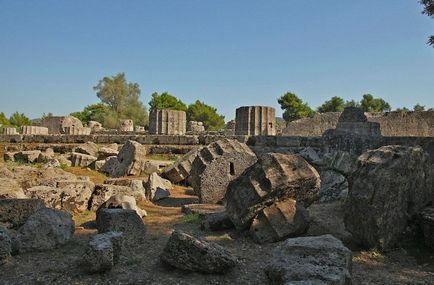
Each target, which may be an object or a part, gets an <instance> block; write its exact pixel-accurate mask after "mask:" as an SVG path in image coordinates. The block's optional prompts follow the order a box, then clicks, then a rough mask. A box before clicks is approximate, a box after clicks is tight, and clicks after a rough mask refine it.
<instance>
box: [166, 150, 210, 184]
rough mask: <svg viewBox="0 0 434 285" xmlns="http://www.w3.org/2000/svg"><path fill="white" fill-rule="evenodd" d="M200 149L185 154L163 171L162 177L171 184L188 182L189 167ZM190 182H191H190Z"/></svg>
mask: <svg viewBox="0 0 434 285" xmlns="http://www.w3.org/2000/svg"><path fill="white" fill-rule="evenodd" d="M201 149H202V148H201V147H199V148H193V149H192V150H190V151H189V152H188V153H187V154H185V155H183V156H182V157H181V158H179V159H178V160H177V161H176V162H175V163H173V164H172V165H171V166H169V167H167V168H165V169H164V171H163V173H162V176H163V177H164V178H166V179H168V180H170V181H171V182H172V183H181V182H183V181H186V182H188V181H189V180H190V179H189V177H190V171H191V165H192V163H193V161H194V159H195V158H196V156H197V154H198V153H199V151H200V150H201ZM190 182H191V180H190Z"/></svg>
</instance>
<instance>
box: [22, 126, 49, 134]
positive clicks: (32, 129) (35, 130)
mask: <svg viewBox="0 0 434 285" xmlns="http://www.w3.org/2000/svg"><path fill="white" fill-rule="evenodd" d="M21 133H22V134H23V135H48V128H45V127H38V126H22V127H21Z"/></svg>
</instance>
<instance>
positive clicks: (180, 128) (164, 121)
mask: <svg viewBox="0 0 434 285" xmlns="http://www.w3.org/2000/svg"><path fill="white" fill-rule="evenodd" d="M186 123H187V115H186V113H185V112H184V111H178V110H156V109H154V110H151V113H150V114H149V133H150V134H158V135H184V134H185V132H186Z"/></svg>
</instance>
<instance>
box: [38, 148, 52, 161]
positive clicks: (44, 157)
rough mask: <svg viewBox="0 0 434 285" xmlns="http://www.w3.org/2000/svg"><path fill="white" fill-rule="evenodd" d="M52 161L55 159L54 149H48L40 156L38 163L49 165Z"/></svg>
mask: <svg viewBox="0 0 434 285" xmlns="http://www.w3.org/2000/svg"><path fill="white" fill-rule="evenodd" d="M52 159H54V150H53V149H52V148H47V149H46V150H45V151H43V152H41V153H40V154H39V156H38V160H37V162H39V163H47V162H49V161H50V160H52Z"/></svg>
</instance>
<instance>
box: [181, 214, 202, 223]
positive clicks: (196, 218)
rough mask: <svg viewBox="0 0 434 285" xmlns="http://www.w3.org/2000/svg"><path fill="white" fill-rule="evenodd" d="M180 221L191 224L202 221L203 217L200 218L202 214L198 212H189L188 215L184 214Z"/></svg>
mask: <svg viewBox="0 0 434 285" xmlns="http://www.w3.org/2000/svg"><path fill="white" fill-rule="evenodd" d="M179 222H180V223H183V224H184V223H189V224H200V222H201V218H200V215H199V214H197V213H194V214H187V215H184V216H182V217H181V218H180V219H179Z"/></svg>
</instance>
